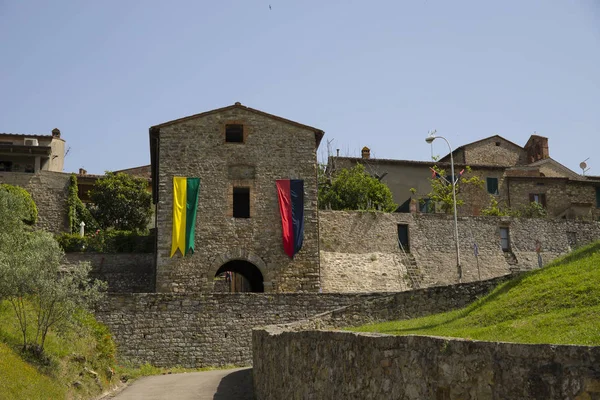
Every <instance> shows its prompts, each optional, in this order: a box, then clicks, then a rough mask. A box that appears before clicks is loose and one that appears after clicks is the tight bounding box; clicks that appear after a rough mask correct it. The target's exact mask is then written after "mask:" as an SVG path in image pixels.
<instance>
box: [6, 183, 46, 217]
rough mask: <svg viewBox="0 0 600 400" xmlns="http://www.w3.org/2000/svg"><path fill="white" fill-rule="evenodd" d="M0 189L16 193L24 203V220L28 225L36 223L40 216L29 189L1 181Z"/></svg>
mask: <svg viewBox="0 0 600 400" xmlns="http://www.w3.org/2000/svg"><path fill="white" fill-rule="evenodd" d="M0 190H4V191H5V192H8V193H10V194H12V195H15V197H16V198H18V199H19V201H21V202H22V203H23V206H24V210H23V216H22V220H23V222H25V223H26V224H27V225H33V224H35V223H36V221H37V217H38V209H37V207H36V205H35V202H34V201H33V199H32V198H31V195H30V194H29V192H28V191H27V190H25V189H23V188H22V187H19V186H13V185H9V184H7V183H1V184H0Z"/></svg>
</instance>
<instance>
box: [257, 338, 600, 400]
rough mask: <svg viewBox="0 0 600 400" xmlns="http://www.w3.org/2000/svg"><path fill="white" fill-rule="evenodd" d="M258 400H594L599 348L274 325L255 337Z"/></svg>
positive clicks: (598, 390) (599, 383) (599, 387)
mask: <svg viewBox="0 0 600 400" xmlns="http://www.w3.org/2000/svg"><path fill="white" fill-rule="evenodd" d="M253 353H254V365H253V375H254V393H255V396H256V398H257V399H286V398H293V399H361V400H363V399H478V400H482V399H544V400H550V399H557V400H562V399H593V398H598V396H599V395H600V347H583V346H551V345H527V344H512V343H491V342H479V341H470V340H460V339H452V340H448V339H443V338H436V337H424V336H389V335H378V334H366V333H360V334H359V333H351V332H340V331H329V332H327V331H299V332H297V331H293V330H282V329H281V328H278V327H269V328H266V329H260V330H255V331H254V334H253Z"/></svg>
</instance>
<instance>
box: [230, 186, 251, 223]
mask: <svg viewBox="0 0 600 400" xmlns="http://www.w3.org/2000/svg"><path fill="white" fill-rule="evenodd" d="M233 218H250V188H249V187H234V188H233Z"/></svg>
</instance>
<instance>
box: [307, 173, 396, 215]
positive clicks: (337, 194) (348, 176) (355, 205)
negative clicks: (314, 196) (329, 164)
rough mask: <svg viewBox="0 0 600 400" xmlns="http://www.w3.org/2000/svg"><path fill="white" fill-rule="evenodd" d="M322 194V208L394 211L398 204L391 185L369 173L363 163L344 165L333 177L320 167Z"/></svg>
mask: <svg viewBox="0 0 600 400" xmlns="http://www.w3.org/2000/svg"><path fill="white" fill-rule="evenodd" d="M318 198H319V207H320V208H321V209H332V210H380V211H385V212H392V211H394V210H396V207H398V205H397V204H396V203H394V201H393V198H392V192H391V191H390V188H389V187H388V186H387V185H386V184H385V183H382V182H380V181H379V180H377V179H376V178H374V177H372V176H371V175H369V174H368V173H366V172H365V167H364V166H363V165H362V164H357V165H356V166H354V167H353V168H352V169H342V170H341V171H339V172H338V173H337V174H335V176H333V177H327V176H326V174H325V171H324V170H323V168H320V169H319V194H318Z"/></svg>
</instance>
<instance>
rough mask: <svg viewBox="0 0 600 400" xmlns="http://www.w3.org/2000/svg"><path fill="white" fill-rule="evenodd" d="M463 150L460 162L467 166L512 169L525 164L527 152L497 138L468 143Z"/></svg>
mask: <svg viewBox="0 0 600 400" xmlns="http://www.w3.org/2000/svg"><path fill="white" fill-rule="evenodd" d="M464 149H465V150H464V160H462V161H463V162H464V163H466V164H467V165H478V164H483V165H498V166H504V167H512V166H514V165H524V164H527V152H526V151H525V150H524V149H523V148H522V147H520V146H518V145H516V144H514V143H511V142H509V141H507V140H506V139H503V138H501V137H498V136H492V137H489V138H486V139H483V140H479V141H477V142H473V143H469V144H467V145H465V146H464ZM444 161H445V159H444Z"/></svg>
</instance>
